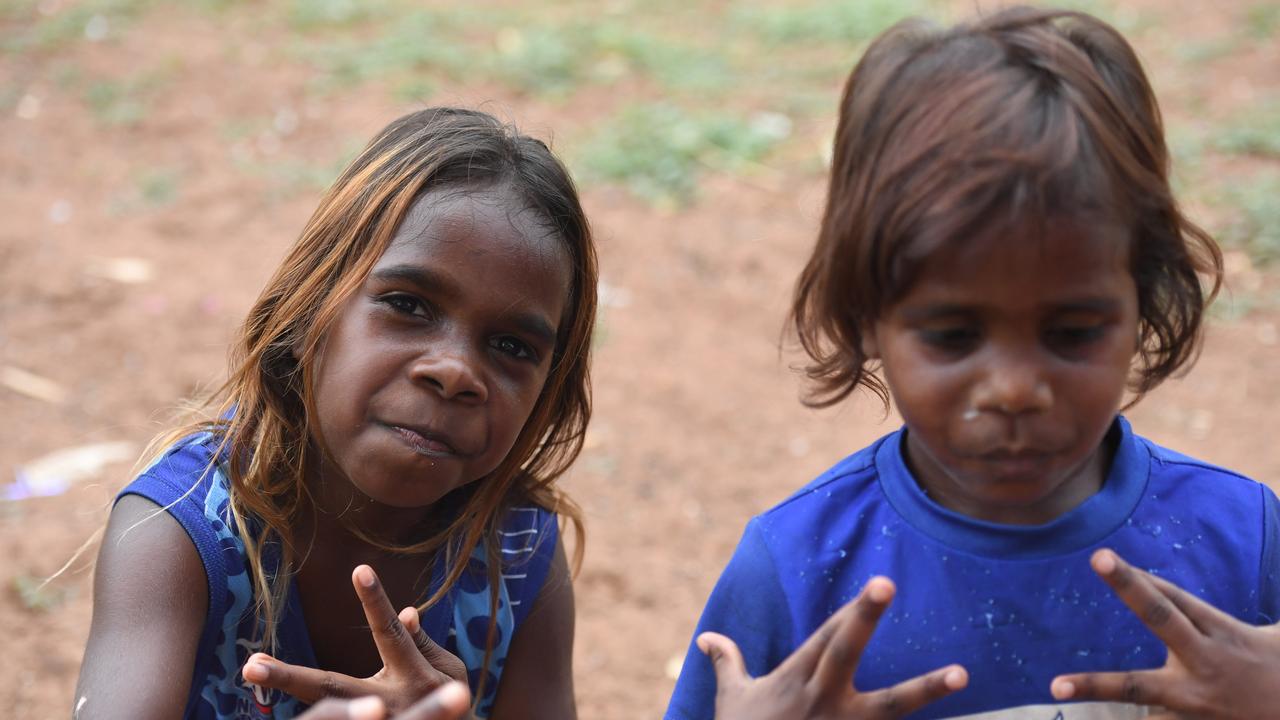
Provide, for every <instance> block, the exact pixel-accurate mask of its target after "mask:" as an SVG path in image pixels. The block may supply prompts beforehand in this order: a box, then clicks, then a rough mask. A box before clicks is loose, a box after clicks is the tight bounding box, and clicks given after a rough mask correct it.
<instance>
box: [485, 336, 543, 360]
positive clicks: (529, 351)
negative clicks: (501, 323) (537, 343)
mask: <svg viewBox="0 0 1280 720" xmlns="http://www.w3.org/2000/svg"><path fill="white" fill-rule="evenodd" d="M489 346H490V347H492V348H493V349H494V350H497V351H498V352H500V353H503V354H506V355H510V356H511V357H513V358H516V359H518V360H531V361H533V362H537V361H538V354H537V353H536V352H534V349H533V348H532V347H531V346H530V345H529V344H528V343H526V342H524V341H523V340H521V339H519V338H516V337H512V336H510V335H501V336H499V337H496V338H494V339H492V340H490V341H489Z"/></svg>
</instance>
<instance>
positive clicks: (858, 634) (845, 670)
mask: <svg viewBox="0 0 1280 720" xmlns="http://www.w3.org/2000/svg"><path fill="white" fill-rule="evenodd" d="M893 593H894V587H893V583H892V582H891V581H890V580H889V579H888V578H885V577H878V576H877V577H873V578H871V579H870V580H868V581H867V584H866V585H865V586H863V588H862V592H861V593H858V597H856V598H854V600H853V602H852V603H850V604H848V605H845V607H844V608H841V610H840V612H837V613H836V614H835V615H833V616H832V618H831V619H836V618H839V621H838V622H837V624H836V627H835V632H834V633H832V635H831V638H830V640H829V641H828V642H827V643H826V647H824V648H823V649H822V653H821V655H820V657H819V659H818V667H817V670H816V671H815V672H814V673H813V682H815V683H817V684H818V686H819V687H820V688H823V689H830V690H836V689H839V690H840V691H842V692H843V691H844V689H845V688H848V687H849V685H850V684H852V683H853V674H854V673H855V672H857V670H858V661H859V660H861V659H862V651H863V650H865V649H866V647H867V643H868V642H869V641H870V640H871V634H872V633H874V632H875V630H876V625H877V624H878V623H879V622H880V618H881V617H882V616H883V615H884V611H885V609H886V608H888V607H889V603H890V602H892V601H893ZM831 619H829V620H828V621H827V622H831Z"/></svg>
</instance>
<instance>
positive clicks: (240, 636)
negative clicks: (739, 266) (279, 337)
mask: <svg viewBox="0 0 1280 720" xmlns="http://www.w3.org/2000/svg"><path fill="white" fill-rule="evenodd" d="M216 450H217V440H216V439H215V438H214V437H213V436H211V435H209V434H201V435H196V436H192V437H190V438H187V439H185V440H183V441H181V442H179V443H177V444H175V445H174V446H173V447H172V448H170V449H169V450H167V451H166V452H165V454H164V455H163V456H161V457H160V458H159V459H157V460H156V461H155V462H154V463H152V465H151V466H150V467H148V468H147V469H146V470H145V471H143V472H142V474H141V475H139V476H138V478H137V479H135V480H134V481H133V482H132V483H130V484H129V485H128V486H127V487H125V488H124V490H122V491H121V492H120V496H124V495H130V494H132V495H140V496H142V497H145V498H147V499H149V500H151V501H152V502H154V503H156V504H157V505H160V506H161V507H163V508H165V509H166V510H167V511H168V513H169V514H170V515H171V516H173V518H174V519H175V520H177V521H178V523H179V524H180V525H182V527H183V529H185V530H186V531H187V534H188V535H189V536H190V537H191V541H192V542H193V543H194V544H195V546H196V549H197V550H198V551H199V553H200V560H201V562H202V563H203V564H204V569H205V577H206V578H207V580H208V583H209V610H208V614H207V615H206V617H205V624H204V629H203V631H202V633H201V636H200V644H199V647H198V650H197V652H196V663H195V667H194V668H193V670H192V674H191V691H190V694H189V695H188V698H187V707H186V711H185V712H184V714H183V717H184V718H188V719H190V720H213V719H215V718H216V719H217V720H227V719H235V720H240V719H250V718H251V719H253V720H261V719H262V718H291V717H293V716H295V715H297V714H299V713H300V712H301V711H302V710H303V709H305V706H304V705H302V704H301V703H300V702H298V701H297V700H294V699H293V698H291V697H289V696H287V695H284V694H283V693H280V692H278V691H275V690H266V689H263V688H258V687H256V686H254V685H252V684H250V683H246V682H245V680H244V678H243V677H242V676H241V675H240V669H241V668H242V667H243V666H244V663H245V661H246V660H248V658H249V656H250V655H252V654H253V653H255V652H258V651H259V650H261V649H262V642H261V638H262V632H261V625H260V621H259V619H258V618H257V617H255V615H254V613H253V612H252V610H253V608H252V606H253V588H252V584H251V583H250V579H249V574H248V565H247V563H246V559H245V548H244V542H243V541H242V539H241V538H240V536H239V532H238V531H237V529H236V525H235V522H234V520H233V519H232V518H231V514H230V509H229V499H228V495H227V491H228V487H229V485H228V476H227V469H226V467H225V464H224V463H213V462H212V461H213V458H214V453H215V452H216ZM558 535H559V528H558V525H557V523H556V516H555V514H554V513H551V512H549V511H547V510H545V509H543V508H540V507H536V506H532V505H529V506H517V507H513V508H511V509H510V510H509V511H508V512H507V514H506V516H505V517H504V519H503V521H502V523H501V527H500V530H499V541H500V547H501V555H502V558H503V560H504V564H503V567H502V570H501V575H502V579H503V582H502V585H501V587H499V588H498V591H499V604H498V618H497V632H496V635H495V637H496V641H495V647H494V649H493V654H492V656H491V658H490V662H489V667H488V668H487V673H488V678H487V680H486V682H485V687H486V691H485V696H484V697H483V698H482V699H481V701H480V702H479V703H478V705H477V715H478V716H479V717H482V718H483V717H487V716H488V715H489V712H490V710H491V709H492V706H493V700H494V696H495V692H496V690H497V687H498V682H499V680H500V678H501V674H502V666H503V664H504V663H505V662H506V657H507V652H508V649H509V648H510V645H511V638H512V636H513V635H514V633H515V632H516V631H517V630H518V629H519V627H520V624H521V623H522V622H523V621H524V618H525V616H526V615H527V614H528V611H529V608H530V606H531V605H532V604H533V602H534V600H535V599H536V598H537V596H538V593H539V591H540V590H541V588H542V583H543V581H544V580H545V579H546V576H547V570H548V568H549V567H550V563H551V559H552V557H553V556H554V554H555V548H556V543H557V541H558ZM273 561H274V560H273V558H271V557H270V556H269V555H268V557H267V560H266V562H273ZM432 572H433V575H432V578H433V579H432V584H431V588H432V590H433V591H434V589H435V588H438V587H439V586H440V585H439V583H440V581H441V579H442V575H441V571H440V568H439V567H438V566H437V567H435V568H434V569H433V571H432ZM289 590H290V591H289V595H288V600H287V604H286V607H285V609H284V613H283V616H282V617H281V618H280V622H279V625H278V628H277V639H278V647H277V648H276V652H275V655H274V657H277V658H279V659H280V660H282V661H284V662H287V663H292V664H296V665H304V666H307V667H316V659H315V653H314V651H313V650H312V647H311V639H310V636H309V635H308V634H307V627H306V622H305V619H304V618H303V614H302V606H301V603H300V602H299V599H298V593H297V587H296V584H291V585H290V588H289ZM423 599H425V598H423ZM489 602H490V601H489V583H488V576H487V574H486V572H485V557H484V552H483V548H480V547H477V548H476V552H475V553H474V554H473V556H472V558H471V565H470V567H469V568H468V570H467V571H466V572H464V573H463V576H462V578H461V580H460V581H459V582H458V584H457V585H455V586H454V588H453V589H452V590H451V591H450V592H449V593H448V594H447V595H446V597H445V598H444V599H442V600H441V601H440V602H438V603H437V604H435V605H433V606H432V607H431V608H429V609H428V610H427V611H426V612H425V613H424V614H423V616H422V627H423V629H424V630H425V631H426V633H427V635H428V636H430V637H431V639H432V640H434V641H435V642H436V643H438V644H439V645H441V646H442V647H444V648H445V649H446V650H448V651H449V652H451V653H453V654H454V655H457V656H458V657H459V658H460V659H461V660H462V661H463V663H464V664H465V665H466V667H467V673H468V675H469V677H470V685H471V691H472V693H475V692H476V691H477V689H478V685H479V681H480V679H481V676H482V675H483V674H485V672H486V669H485V668H483V667H482V666H483V664H484V647H485V640H486V638H487V635H488V630H489Z"/></svg>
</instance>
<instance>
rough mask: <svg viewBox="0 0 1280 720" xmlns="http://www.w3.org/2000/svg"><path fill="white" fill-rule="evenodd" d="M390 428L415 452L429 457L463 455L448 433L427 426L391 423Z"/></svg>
mask: <svg viewBox="0 0 1280 720" xmlns="http://www.w3.org/2000/svg"><path fill="white" fill-rule="evenodd" d="M388 427H389V428H391V430H392V431H394V432H395V433H396V435H399V436H400V439H401V440H403V441H404V442H405V444H407V445H408V446H409V447H410V448H411V449H412V450H413V451H414V452H416V453H418V454H419V455H426V456H429V457H462V456H463V455H464V454H465V453H462V452H459V451H458V447H457V445H456V444H454V441H453V438H452V437H450V436H449V435H448V433H444V432H441V431H439V430H433V429H431V428H427V427H419V426H412V425H397V424H394V423H393V424H389V425H388Z"/></svg>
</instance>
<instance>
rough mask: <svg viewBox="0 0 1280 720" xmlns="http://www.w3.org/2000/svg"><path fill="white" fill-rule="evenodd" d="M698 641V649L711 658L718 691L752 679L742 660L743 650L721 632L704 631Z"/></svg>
mask: <svg viewBox="0 0 1280 720" xmlns="http://www.w3.org/2000/svg"><path fill="white" fill-rule="evenodd" d="M696 642H697V644H698V649H699V650H701V651H702V652H703V653H705V654H706V655H707V656H708V657H709V658H711V666H712V667H713V668H715V671H716V687H717V688H718V690H717V692H719V691H721V690H724V689H725V688H729V687H735V686H737V685H741V684H742V683H743V682H745V681H746V680H749V679H751V676H749V675H747V665H746V663H744V662H743V660H742V651H740V650H738V646H737V644H736V643H734V642H733V641H732V640H730V639H729V638H727V637H725V636H724V635H721V634H720V633H713V632H704V633H702V634H701V635H699V636H698V639H697V641H696Z"/></svg>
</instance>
